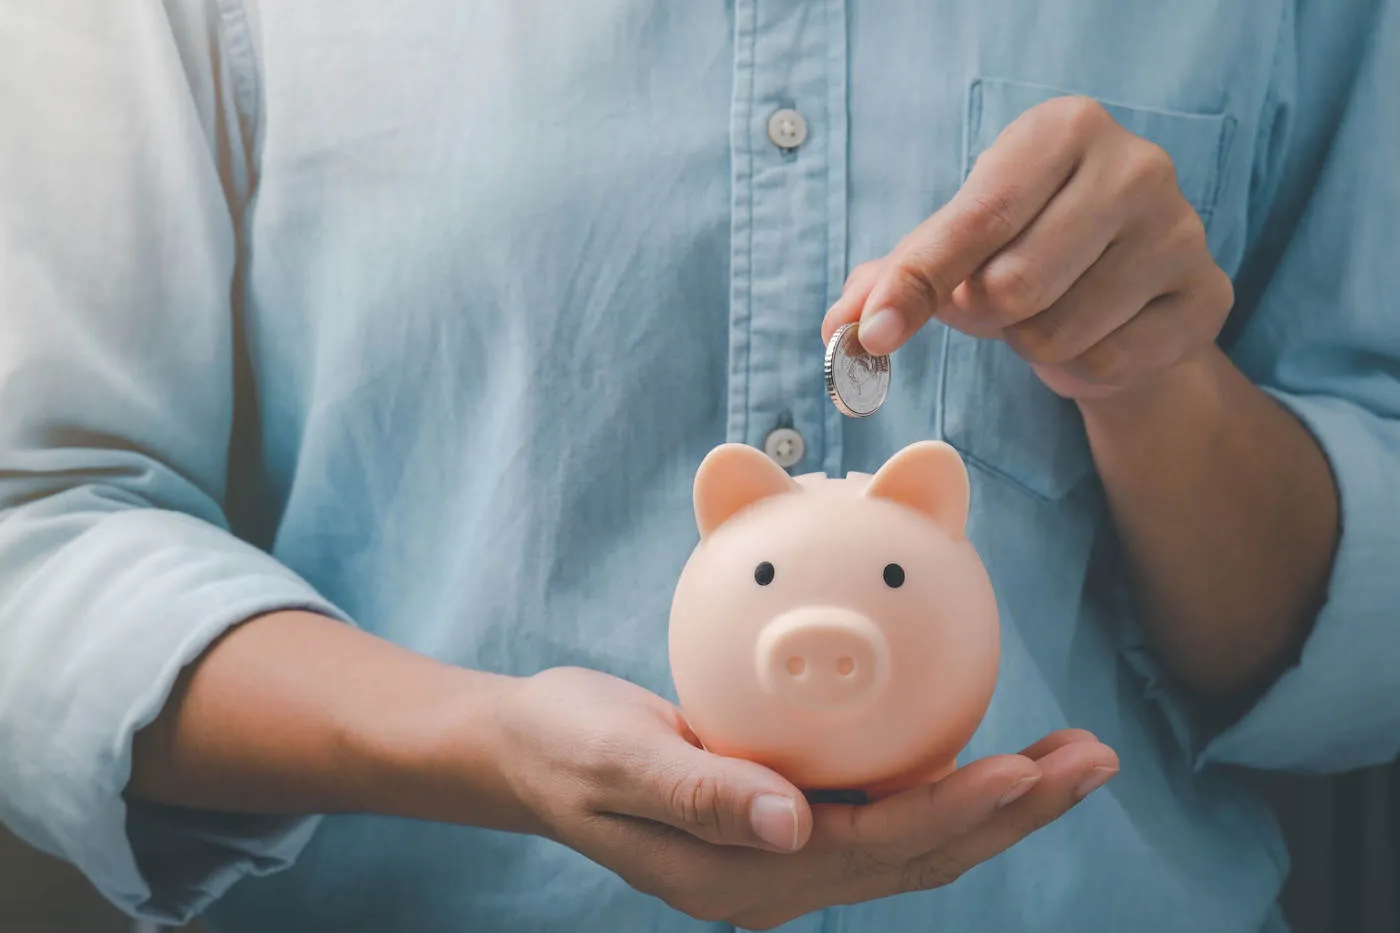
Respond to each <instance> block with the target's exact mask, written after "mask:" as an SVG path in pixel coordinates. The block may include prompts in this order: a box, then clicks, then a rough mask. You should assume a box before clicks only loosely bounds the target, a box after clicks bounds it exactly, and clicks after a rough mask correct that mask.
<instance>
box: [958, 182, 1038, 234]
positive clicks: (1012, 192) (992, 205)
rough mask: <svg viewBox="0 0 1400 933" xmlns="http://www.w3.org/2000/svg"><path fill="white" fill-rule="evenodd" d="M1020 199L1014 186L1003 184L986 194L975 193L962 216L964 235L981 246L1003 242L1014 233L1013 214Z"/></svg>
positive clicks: (1014, 217) (1014, 222) (1014, 218)
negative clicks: (983, 242)
mask: <svg viewBox="0 0 1400 933" xmlns="http://www.w3.org/2000/svg"><path fill="white" fill-rule="evenodd" d="M1022 197H1023V195H1022V193H1021V190H1020V189H1019V188H1018V187H1017V186H1015V185H1006V184H1003V185H1001V186H1000V187H997V188H993V189H992V190H990V191H978V192H974V193H972V194H970V195H969V196H968V206H967V210H966V211H964V212H963V215H962V216H963V224H964V230H963V231H962V232H963V233H964V235H965V236H966V237H967V238H968V239H971V240H974V241H978V242H982V241H987V240H995V241H998V242H1005V241H1006V240H1009V239H1011V238H1012V237H1013V236H1015V235H1016V233H1017V232H1018V230H1017V226H1016V213H1017V208H1018V205H1019V204H1020V203H1021V199H1022Z"/></svg>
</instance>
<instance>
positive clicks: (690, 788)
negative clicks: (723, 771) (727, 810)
mask: <svg viewBox="0 0 1400 933" xmlns="http://www.w3.org/2000/svg"><path fill="white" fill-rule="evenodd" d="M723 799H724V792H723V790H722V789H721V787H720V782H719V781H718V780H716V779H715V777H714V776H713V775H709V774H685V775H682V776H681V777H680V779H679V780H676V781H675V782H674V783H673V784H672V787H671V793H670V809H671V812H672V813H674V814H675V815H676V817H677V818H678V819H679V820H680V821H681V822H682V823H683V824H684V825H686V826H689V827H692V828H694V829H699V830H708V829H715V828H718V826H719V825H720V819H721V813H722V803H723Z"/></svg>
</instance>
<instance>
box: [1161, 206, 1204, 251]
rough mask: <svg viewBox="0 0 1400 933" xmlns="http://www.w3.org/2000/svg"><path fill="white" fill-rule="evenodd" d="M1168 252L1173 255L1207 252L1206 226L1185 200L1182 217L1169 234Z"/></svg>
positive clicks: (1172, 226) (1177, 220)
mask: <svg viewBox="0 0 1400 933" xmlns="http://www.w3.org/2000/svg"><path fill="white" fill-rule="evenodd" d="M1167 250H1168V251H1169V252H1172V253H1204V252H1206V251H1207V241H1206V225H1205V221H1203V220H1201V215H1200V214H1197V213H1196V210H1195V208H1193V207H1191V205H1189V204H1187V203H1186V202H1185V201H1184V200H1183V201H1182V206H1181V215H1180V217H1179V218H1177V219H1176V221H1175V222H1174V223H1173V224H1172V225H1171V229H1170V230H1169V231H1168V233H1167Z"/></svg>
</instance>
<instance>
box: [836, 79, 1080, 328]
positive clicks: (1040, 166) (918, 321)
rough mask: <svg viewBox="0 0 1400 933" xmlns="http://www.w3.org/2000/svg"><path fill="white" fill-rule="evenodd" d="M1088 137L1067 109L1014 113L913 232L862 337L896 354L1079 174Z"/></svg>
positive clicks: (872, 298) (864, 316)
mask: <svg viewBox="0 0 1400 933" xmlns="http://www.w3.org/2000/svg"><path fill="white" fill-rule="evenodd" d="M1086 149H1087V137H1086V133H1085V132H1081V131H1080V126H1079V124H1078V123H1077V122H1075V121H1064V120H1062V119H1060V111H1059V108H1055V107H1048V106H1046V105H1041V106H1039V107H1035V108H1033V109H1031V110H1028V111H1026V113H1024V114H1022V115H1021V116H1020V117H1019V118H1017V119H1016V120H1014V121H1013V122H1012V123H1011V124H1010V125H1009V126H1008V127H1007V128H1006V129H1005V130H1003V131H1002V133H1001V135H1000V136H998V137H997V139H996V141H995V142H994V143H993V144H992V145H991V146H990V147H988V148H987V150H986V151H985V152H983V153H982V155H981V157H980V158H978V160H977V163H976V164H975V165H974V166H973V168H972V171H971V172H970V173H969V174H968V177H967V180H966V181H965V182H964V183H963V185H962V187H961V188H960V189H959V190H958V192H957V194H955V195H954V196H953V198H952V199H951V200H950V201H949V202H948V203H947V204H945V205H944V206H943V207H941V208H939V209H938V210H937V211H935V212H934V213H933V215H932V216H930V217H929V218H928V219H927V220H925V221H924V222H923V223H921V224H919V226H917V227H915V228H914V229H913V230H912V231H911V232H910V233H909V234H908V235H906V236H905V237H904V238H903V239H902V240H900V242H899V243H898V245H896V246H895V248H894V250H892V251H891V253H890V255H889V256H888V257H887V258H886V261H885V263H884V270H883V274H882V276H881V277H880V279H879V281H877V282H876V283H875V286H874V288H872V289H871V292H870V295H869V296H868V297H867V298H866V300H865V303H864V305H863V306H862V308H861V312H860V317H859V320H860V328H859V331H858V334H859V336H860V342H861V344H862V345H863V346H864V347H865V348H866V349H867V350H869V351H870V352H871V353H875V354H886V353H891V352H893V351H894V350H895V349H897V348H898V347H899V346H900V345H902V344H903V343H904V341H905V340H907V339H908V338H909V336H910V335H912V334H913V333H914V332H915V331H916V330H918V329H919V328H920V327H922V326H923V325H924V324H925V323H927V322H928V320H929V319H930V318H932V317H933V316H934V315H935V314H937V313H938V312H939V310H940V309H941V308H942V307H943V306H944V305H945V304H946V303H947V302H948V299H949V296H950V295H952V293H953V289H955V288H957V286H958V285H959V284H960V283H961V282H963V281H964V280H965V279H967V278H968V277H969V276H971V275H972V274H973V273H974V272H976V271H977V270H978V269H980V268H981V267H982V266H983V265H984V264H985V263H986V262H987V261H988V260H989V259H991V258H992V257H993V256H995V255H996V254H997V253H998V252H999V251H1000V250H1001V249H1002V248H1003V247H1004V246H1006V245H1007V244H1008V243H1010V242H1011V241H1012V240H1014V239H1015V238H1016V237H1017V236H1018V235H1019V234H1020V233H1021V231H1022V230H1024V229H1025V228H1026V227H1027V226H1029V225H1030V223H1031V221H1033V220H1034V219H1035V218H1036V217H1037V216H1038V215H1039V214H1040V212H1041V211H1042V210H1043V209H1044V208H1045V206H1046V205H1047V204H1049V203H1050V201H1051V199H1052V198H1054V196H1055V195H1056V193H1058V192H1059V190H1060V189H1061V188H1062V187H1064V185H1065V183H1066V182H1067V181H1069V179H1070V178H1071V177H1073V175H1074V172H1075V169H1076V168H1077V167H1078V165H1079V163H1080V161H1081V158H1082V156H1083V153H1084V152H1085V150H1086Z"/></svg>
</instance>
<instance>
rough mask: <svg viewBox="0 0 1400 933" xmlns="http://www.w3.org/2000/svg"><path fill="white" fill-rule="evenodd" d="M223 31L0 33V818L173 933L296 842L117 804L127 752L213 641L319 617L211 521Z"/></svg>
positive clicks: (219, 24)
mask: <svg viewBox="0 0 1400 933" xmlns="http://www.w3.org/2000/svg"><path fill="white" fill-rule="evenodd" d="M238 15H239V10H238V8H237V7H236V6H235V5H234V4H230V3H215V2H213V0H211V2H210V3H208V4H207V5H206V4H199V3H189V4H158V3H111V2H109V0H62V2H52V3H47V2H46V3H24V4H11V5H10V7H9V8H8V9H7V11H5V12H4V13H3V14H0V19H3V21H4V28H3V29H0V126H3V127H4V144H3V146H0V205H4V206H3V209H0V820H3V821H4V823H5V824H7V825H8V826H9V827H10V828H11V829H13V830H14V831H15V832H16V833H17V834H18V835H19V836H20V837H22V838H23V839H25V840H27V841H29V842H30V843H32V844H34V845H35V846H37V847H39V848H41V849H44V850H46V851H48V852H51V853H54V854H56V855H58V856H60V857H62V858H64V859H66V860H68V861H70V862H71V863H73V864H74V865H76V866H77V867H78V868H79V869H81V870H82V871H83V872H84V873H85V874H86V875H87V876H88V877H89V878H90V879H91V880H92V881H93V882H94V883H95V884H96V886H97V887H98V889H99V890H100V891H101V892H102V893H103V894H105V895H106V896H107V897H108V898H109V899H110V900H112V901H113V902H114V903H115V904H117V905H118V906H120V907H122V908H123V909H125V910H126V911H128V912H129V913H132V914H137V915H145V916H148V917H151V918H154V919H158V920H165V921H177V922H178V921H182V920H184V919H186V918H188V917H189V916H191V915H192V914H194V913H196V912H197V911H199V910H200V909H201V908H202V907H203V906H204V905H206V904H207V903H208V902H209V901H210V900H211V899H212V898H215V897H217V896H219V894H220V893H222V892H223V891H224V890H226V889H227V888H228V886H229V885H231V884H232V883H233V882H234V881H235V880H237V879H238V878H239V877H241V876H242V875H244V874H247V873H250V872H268V871H273V870H276V869H278V868H279V867H282V866H284V865H286V864H288V863H289V861H290V860H291V859H293V858H294V857H295V855H296V853H297V851H298V849H299V847H300V846H302V845H303V844H304V843H305V841H306V839H307V837H308V835H309V833H310V831H311V829H312V828H313V825H314V824H313V822H312V820H311V818H309V817H308V818H266V817H255V816H249V817H246V818H245V817H239V816H230V815H217V814H201V813H194V812H190V813H183V812H176V811H170V810H165V809H161V808H155V807H146V806H144V805H137V804H131V805H128V802H127V801H126V800H125V799H124V796H123V792H124V788H125V786H126V784H127V782H128V780H129V775H130V763H131V751H132V740H133V736H134V734H135V733H136V732H137V730H139V729H140V728H141V727H142V726H143V725H145V724H147V723H149V722H150V721H151V720H152V719H153V718H154V717H155V716H156V715H157V713H158V712H159V711H160V709H161V706H162V704H163V703H164V702H165V700H166V698H167V696H168V693H169V691H170V690H171V688H172V686H173V684H174V681H175V679H176V677H177V676H178V674H179V673H180V670H181V668H182V667H183V666H184V665H185V664H186V663H187V662H189V661H190V660H192V659H194V658H195V657H197V656H198V655H199V654H200V653H201V652H202V651H203V650H204V649H205V648H206V647H208V646H209V645H210V644H211V642H212V641H214V640H215V639H216V638H217V637H218V636H219V635H220V634H221V633H223V632H225V631H226V630H227V629H228V628H229V627H231V626H234V625H236V624H238V623H239V622H240V621H243V620H246V619H248V618H250V617H253V616H256V615H259V614H262V613H266V612H269V611H272V610H277V609H285V608H305V609H311V610H313V611H319V612H322V613H325V614H327V615H332V616H336V617H340V615H339V613H338V612H337V611H336V609H335V608H334V607H333V606H331V605H329V604H327V602H326V601H325V600H324V599H322V598H321V597H320V596H318V594H317V593H316V592H315V591H314V589H313V588H312V587H311V586H309V585H308V584H307V583H306V582H305V581H304V580H302V579H299V578H298V577H297V576H296V575H295V574H294V573H292V572H290V571H289V570H288V569H287V568H285V567H283V566H281V565H280V564H279V563H278V562H276V561H275V560H273V559H272V558H271V557H270V556H269V555H268V554H267V553H265V552H264V551H263V550H260V549H258V548H256V547H254V546H252V545H250V544H248V543H246V542H244V541H242V540H240V539H239V538H238V537H237V536H236V535H235V534H233V533H232V532H231V531H230V530H229V523H228V520H227V517H226V515H225V512H224V502H225V488H226V479H227V477H226V475H225V474H226V469H227V468H226V463H227V460H228V453H229V439H230V432H231V430H232V423H233V413H234V407H235V391H234V383H235V378H234V372H235V367H234V358H235V352H236V350H235V347H236V340H235V328H234V323H233V321H234V314H233V309H232V305H231V299H230V294H231V289H232V283H233V274H234V269H235V257H236V249H235V241H236V235H235V230H236V226H237V224H236V218H237V208H236V201H235V199H236V197H237V196H238V195H239V194H240V193H241V192H245V191H246V182H247V179H248V177H249V173H248V162H247V160H246V154H247V147H246V145H245V140H244V139H243V138H242V135H241V134H243V133H245V132H246V131H247V129H248V127H249V126H250V125H251V124H250V123H249V121H248V109H247V108H246V107H243V108H240V107H239V106H238V100H237V98H238V97H239V95H249V93H250V91H251V90H252V86H251V85H250V84H249V81H248V75H247V74H246V73H241V72H237V71H236V69H235V65H237V64H238V63H236V62H234V61H233V60H232V58H233V56H234V55H235V53H236V52H238V51H241V52H242V53H244V54H246V53H247V52H248V51H249V45H248V43H247V41H246V40H247V35H246V34H240V35H238V36H237V37H236V38H237V39H238V41H237V42H231V41H230V36H231V35H234V33H233V31H236V30H239V29H245V28H246V23H244V22H241V21H240V20H239V19H238ZM244 65H247V66H249V67H251V62H245V63H244ZM252 100H253V97H251V96H245V103H246V102H249V101H252Z"/></svg>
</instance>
